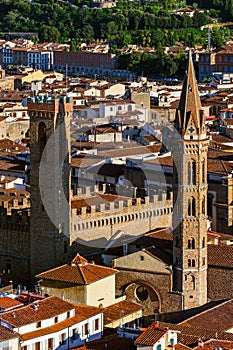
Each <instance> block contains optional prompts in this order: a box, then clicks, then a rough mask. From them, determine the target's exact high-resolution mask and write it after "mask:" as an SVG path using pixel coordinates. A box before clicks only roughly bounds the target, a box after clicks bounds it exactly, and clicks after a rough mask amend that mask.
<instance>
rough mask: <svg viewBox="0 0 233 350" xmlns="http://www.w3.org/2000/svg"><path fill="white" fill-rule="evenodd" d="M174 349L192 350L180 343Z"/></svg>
mask: <svg viewBox="0 0 233 350" xmlns="http://www.w3.org/2000/svg"><path fill="white" fill-rule="evenodd" d="M174 348H175V349H176V350H189V349H192V348H190V347H189V346H186V345H184V344H180V343H177V344H176V345H174Z"/></svg>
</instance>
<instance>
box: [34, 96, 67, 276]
mask: <svg viewBox="0 0 233 350" xmlns="http://www.w3.org/2000/svg"><path fill="white" fill-rule="evenodd" d="M72 111H73V105H72V101H71V99H70V98H69V97H67V96H61V97H59V98H57V97H55V96H51V97H48V96H36V97H33V98H31V99H29V101H28V112H29V115H30V157H31V159H30V167H31V168H30V189H31V218H30V255H31V278H32V279H33V278H34V276H35V275H36V274H38V273H40V272H42V271H45V270H48V269H50V268H53V267H55V266H57V265H59V264H61V263H63V262H67V260H68V257H69V253H70V249H69V247H70V240H69V233H70V229H69V228H70V215H69V211H70V203H69V191H70V170H69V148H70V142H69V138H70V132H69V125H70V118H71V116H72Z"/></svg>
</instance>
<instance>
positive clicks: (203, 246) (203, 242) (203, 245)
mask: <svg viewBox="0 0 233 350" xmlns="http://www.w3.org/2000/svg"><path fill="white" fill-rule="evenodd" d="M202 248H205V237H203V238H202Z"/></svg>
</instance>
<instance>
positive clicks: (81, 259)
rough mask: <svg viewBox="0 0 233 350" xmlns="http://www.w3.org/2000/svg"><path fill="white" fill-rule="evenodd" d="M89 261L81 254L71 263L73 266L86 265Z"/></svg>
mask: <svg viewBox="0 0 233 350" xmlns="http://www.w3.org/2000/svg"><path fill="white" fill-rule="evenodd" d="M87 262H88V261H87V259H85V258H84V257H83V256H81V255H80V254H79V253H78V254H77V255H76V256H75V257H74V259H73V260H72V261H71V264H72V265H80V264H86V263H87Z"/></svg>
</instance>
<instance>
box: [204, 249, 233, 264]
mask: <svg viewBox="0 0 233 350" xmlns="http://www.w3.org/2000/svg"><path fill="white" fill-rule="evenodd" d="M208 265H209V266H216V267H227V268H232V269H233V246H230V245H229V246H225V245H224V246H222V245H221V246H220V245H213V244H209V245H208Z"/></svg>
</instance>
